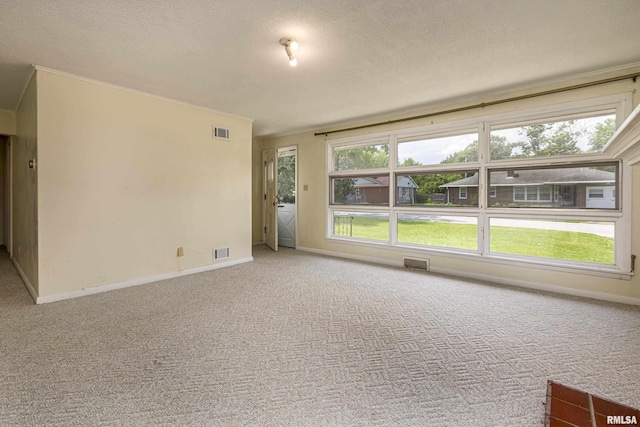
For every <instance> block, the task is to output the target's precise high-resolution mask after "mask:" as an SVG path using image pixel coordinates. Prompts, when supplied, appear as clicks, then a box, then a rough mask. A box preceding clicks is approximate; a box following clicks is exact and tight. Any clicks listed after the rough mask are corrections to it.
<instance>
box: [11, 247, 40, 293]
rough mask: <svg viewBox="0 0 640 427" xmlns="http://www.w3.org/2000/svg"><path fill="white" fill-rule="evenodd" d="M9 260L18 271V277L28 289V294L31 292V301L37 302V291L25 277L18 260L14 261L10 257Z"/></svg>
mask: <svg viewBox="0 0 640 427" xmlns="http://www.w3.org/2000/svg"><path fill="white" fill-rule="evenodd" d="M11 262H12V263H13V265H14V266H15V268H16V270H17V271H18V274H19V275H20V278H21V279H22V281H23V282H24V286H25V287H26V288H27V290H28V291H29V294H31V298H33V301H34V302H35V303H36V304H37V303H38V293H37V292H36V290H35V289H34V288H33V285H31V282H30V281H29V279H28V278H27V275H26V274H25V273H24V271H23V270H22V267H20V264H18V261H16V259H15V258H11Z"/></svg>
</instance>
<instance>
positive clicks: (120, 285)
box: [36, 257, 253, 304]
mask: <svg viewBox="0 0 640 427" xmlns="http://www.w3.org/2000/svg"><path fill="white" fill-rule="evenodd" d="M251 261H253V257H247V258H241V259H237V260H233V261H227V262H221V263H216V264H212V265H205V266H203V267H196V268H190V269H188V270H181V271H171V272H169V273H163V274H158V275H156V276H147V277H140V278H137V279H132V280H125V281H124V282H117V283H110V284H108V285H101V286H96V287H92V288H83V289H79V290H76V291H70V292H62V293H59V294H55V295H47V296H44V297H38V298H36V304H46V303H49V302H56V301H63V300H67V299H72V298H78V297H83V296H86V295H93V294H99V293H102V292H109V291H113V290H116V289H124V288H130V287H133V286H138V285H144V284H146V283H153V282H158V281H160V280H167V279H173V278H176V277H182V276H188V275H191V274H196V273H203V272H205V271H210V270H217V269H219V268H224V267H231V266H232V265H237V264H243V263H245V262H251Z"/></svg>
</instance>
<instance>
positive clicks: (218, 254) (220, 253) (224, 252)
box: [213, 248, 229, 261]
mask: <svg viewBox="0 0 640 427" xmlns="http://www.w3.org/2000/svg"><path fill="white" fill-rule="evenodd" d="M225 258H229V248H222V249H214V250H213V260H214V261H217V260H219V259H225Z"/></svg>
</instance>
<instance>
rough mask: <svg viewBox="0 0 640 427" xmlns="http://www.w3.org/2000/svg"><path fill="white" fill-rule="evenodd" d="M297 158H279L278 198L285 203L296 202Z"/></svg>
mask: <svg viewBox="0 0 640 427" xmlns="http://www.w3.org/2000/svg"><path fill="white" fill-rule="evenodd" d="M295 162H296V158H295V156H286V157H279V158H278V196H279V197H280V200H281V201H282V202H283V203H295V202H296V195H295V189H296V163H295Z"/></svg>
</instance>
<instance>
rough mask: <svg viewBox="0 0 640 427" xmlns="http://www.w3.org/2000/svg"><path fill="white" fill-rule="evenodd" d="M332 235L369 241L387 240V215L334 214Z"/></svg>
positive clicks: (361, 213) (372, 213)
mask: <svg viewBox="0 0 640 427" xmlns="http://www.w3.org/2000/svg"><path fill="white" fill-rule="evenodd" d="M333 235H334V236H338V237H357V238H360V239H370V240H389V214H385V213H374V212H371V213H363V212H334V213H333Z"/></svg>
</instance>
